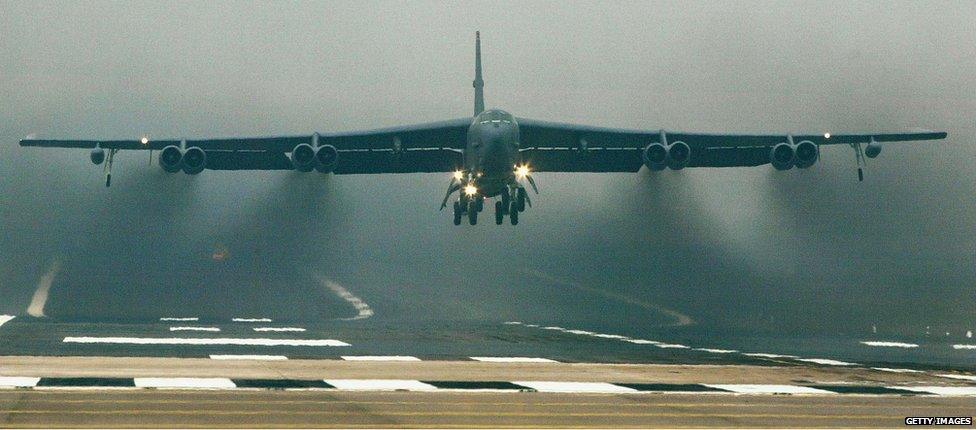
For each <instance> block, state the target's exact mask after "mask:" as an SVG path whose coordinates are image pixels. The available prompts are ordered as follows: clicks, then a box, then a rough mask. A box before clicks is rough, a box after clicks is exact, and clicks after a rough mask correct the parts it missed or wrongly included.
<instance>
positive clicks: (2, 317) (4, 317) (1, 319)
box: [0, 315, 17, 327]
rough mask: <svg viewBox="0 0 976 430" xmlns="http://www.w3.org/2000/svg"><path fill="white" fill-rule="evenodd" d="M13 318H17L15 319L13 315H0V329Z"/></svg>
mask: <svg viewBox="0 0 976 430" xmlns="http://www.w3.org/2000/svg"><path fill="white" fill-rule="evenodd" d="M14 318H17V317H15V316H13V315H0V327H2V326H3V325H4V324H6V323H8V322H10V320H12V319H14Z"/></svg>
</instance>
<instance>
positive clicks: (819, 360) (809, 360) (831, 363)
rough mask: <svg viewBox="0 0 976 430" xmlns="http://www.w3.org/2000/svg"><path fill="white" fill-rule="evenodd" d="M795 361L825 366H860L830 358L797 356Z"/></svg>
mask: <svg viewBox="0 0 976 430" xmlns="http://www.w3.org/2000/svg"><path fill="white" fill-rule="evenodd" d="M796 361H802V362H805V363H813V364H823V365H825V366H860V364H857V363H850V362H847V361H840V360H831V359H829V358H797V359H796Z"/></svg>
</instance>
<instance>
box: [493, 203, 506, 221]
mask: <svg viewBox="0 0 976 430" xmlns="http://www.w3.org/2000/svg"><path fill="white" fill-rule="evenodd" d="M505 212H506V211H505V204H504V203H502V202H495V224H496V225H502V223H503V222H505Z"/></svg>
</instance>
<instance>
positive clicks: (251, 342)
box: [63, 336, 350, 346]
mask: <svg viewBox="0 0 976 430" xmlns="http://www.w3.org/2000/svg"><path fill="white" fill-rule="evenodd" d="M63 342H65V343H109V344H131V345H248V346H350V345H349V344H348V343H345V342H343V341H341V340H335V339H268V338H253V339H252V338H227V337H221V338H192V337H191V338H180V337H168V338H167V337H93V336H69V337H66V338H64V341H63Z"/></svg>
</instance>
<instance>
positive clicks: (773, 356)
mask: <svg viewBox="0 0 976 430" xmlns="http://www.w3.org/2000/svg"><path fill="white" fill-rule="evenodd" d="M742 355H748V356H750V357H761V358H797V356H795V355H781V354H766V353H765V352H745V353H743V354H742Z"/></svg>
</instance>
